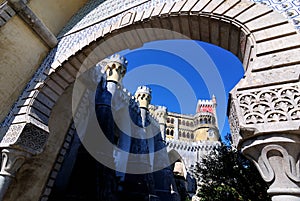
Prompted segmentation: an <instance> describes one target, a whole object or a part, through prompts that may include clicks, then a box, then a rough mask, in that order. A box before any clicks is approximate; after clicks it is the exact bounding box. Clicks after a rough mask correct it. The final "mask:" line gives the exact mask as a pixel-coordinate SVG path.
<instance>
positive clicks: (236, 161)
mask: <svg viewBox="0 0 300 201" xmlns="http://www.w3.org/2000/svg"><path fill="white" fill-rule="evenodd" d="M226 139H227V141H226V142H225V143H226V144H222V145H221V146H219V147H217V148H216V149H214V150H212V151H211V153H210V154H208V155H207V156H206V157H204V158H203V160H202V162H200V163H198V164H197V165H196V166H195V168H194V174H195V176H196V178H197V180H198V182H199V192H198V196H199V197H200V200H201V201H236V200H241V201H260V200H263V201H268V200H271V198H270V197H269V195H268V194H267V189H268V186H267V184H266V183H265V181H264V180H263V179H262V178H261V176H260V174H259V172H258V170H257V169H256V167H255V165H254V164H253V163H251V162H250V161H249V160H248V159H246V158H245V157H244V156H243V155H242V154H241V153H240V152H239V151H237V150H234V149H233V148H231V146H230V143H229V142H230V140H229V139H230V135H228V136H227V137H226Z"/></svg>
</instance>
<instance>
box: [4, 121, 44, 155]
mask: <svg viewBox="0 0 300 201" xmlns="http://www.w3.org/2000/svg"><path fill="white" fill-rule="evenodd" d="M48 135H49V133H48V132H46V131H44V130H42V129H40V128H38V127H36V126H35V125H33V124H25V123H24V124H18V125H12V126H11V127H10V129H9V131H8V132H7V133H6V135H5V136H4V138H3V139H2V140H1V143H0V146H1V147H8V146H11V145H13V146H14V147H17V148H19V149H22V150H24V151H27V152H29V153H32V154H38V153H40V152H42V151H43V147H44V146H45V144H46V142H47V139H48Z"/></svg>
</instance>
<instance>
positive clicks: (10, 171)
mask: <svg viewBox="0 0 300 201" xmlns="http://www.w3.org/2000/svg"><path fill="white" fill-rule="evenodd" d="M31 156H32V155H31V154H30V153H28V152H25V151H21V150H18V149H11V148H7V149H3V150H2V164H1V171H0V200H2V199H3V197H4V195H5V193H6V191H7V189H8V187H9V186H10V184H11V182H12V180H13V179H14V178H15V175H16V173H17V171H18V170H19V169H20V168H21V166H22V165H23V164H24V163H25V161H26V160H27V159H28V158H30V157H31Z"/></svg>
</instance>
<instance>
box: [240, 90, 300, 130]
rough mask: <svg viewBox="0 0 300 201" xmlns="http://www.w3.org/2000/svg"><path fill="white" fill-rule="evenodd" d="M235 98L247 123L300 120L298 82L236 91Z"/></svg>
mask: <svg viewBox="0 0 300 201" xmlns="http://www.w3.org/2000/svg"><path fill="white" fill-rule="evenodd" d="M237 100H238V104H239V106H240V110H241V114H242V116H243V121H244V123H245V124H248V125H250V124H262V123H270V122H281V121H293V120H300V107H299V105H300V90H299V84H290V85H280V86H276V87H272V88H271V87H270V88H266V89H260V90H257V89H256V90H252V91H247V92H246V93H238V94H237Z"/></svg>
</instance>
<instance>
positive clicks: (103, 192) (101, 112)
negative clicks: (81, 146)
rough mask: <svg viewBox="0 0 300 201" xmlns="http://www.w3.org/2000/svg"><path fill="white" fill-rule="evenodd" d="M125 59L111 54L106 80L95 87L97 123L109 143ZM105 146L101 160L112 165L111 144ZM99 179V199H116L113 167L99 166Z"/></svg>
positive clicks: (112, 139)
mask: <svg viewBox="0 0 300 201" xmlns="http://www.w3.org/2000/svg"><path fill="white" fill-rule="evenodd" d="M126 66H127V60H126V59H125V58H124V57H121V56H120V55H118V54H115V55H112V56H111V57H110V58H109V59H108V62H107V64H106V66H105V72H106V80H104V79H102V80H101V81H100V83H99V84H98V87H97V92H96V98H95V104H96V105H95V109H96V116H97V120H98V123H99V125H100V127H101V130H102V132H103V133H104V135H105V136H106V138H107V139H108V140H109V141H110V143H111V144H114V143H115V142H114V140H115V136H116V133H115V131H116V125H115V120H114V115H113V110H114V108H115V107H117V104H118V102H117V101H118V100H117V98H118V97H116V96H115V94H116V91H117V89H118V87H119V83H120V81H121V79H122V78H123V76H124V75H125V72H126ZM99 146H105V147H106V148H104V149H103V150H105V151H103V152H101V153H100V154H101V157H103V158H104V159H103V160H106V161H109V163H110V164H111V167H115V165H114V156H113V151H114V150H113V146H111V145H108V144H102V145H99ZM99 169H100V171H101V173H100V179H101V180H102V181H104V182H103V183H102V185H101V186H100V195H99V197H100V198H101V200H105V201H115V200H117V195H116V191H117V184H116V182H117V181H116V171H115V168H112V169H111V168H108V167H106V166H105V165H101V166H100V168H99Z"/></svg>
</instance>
